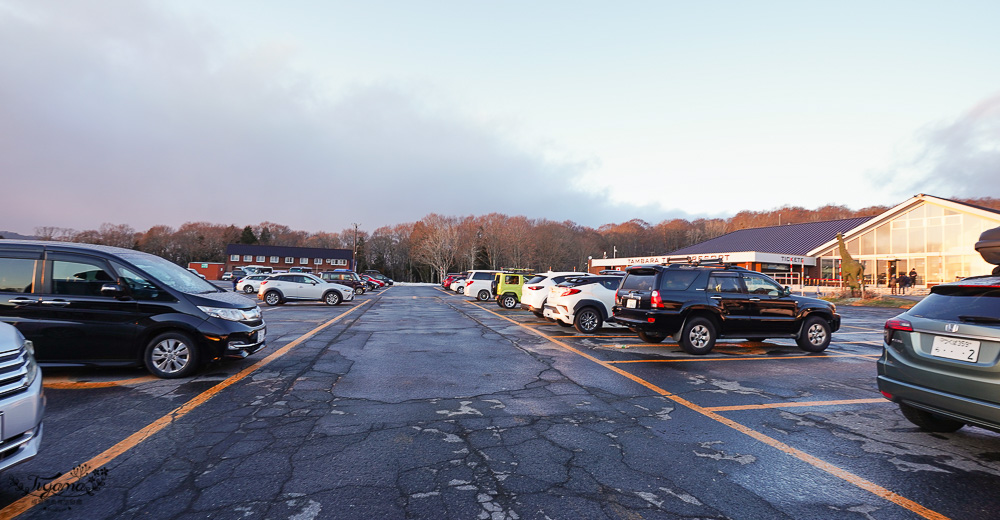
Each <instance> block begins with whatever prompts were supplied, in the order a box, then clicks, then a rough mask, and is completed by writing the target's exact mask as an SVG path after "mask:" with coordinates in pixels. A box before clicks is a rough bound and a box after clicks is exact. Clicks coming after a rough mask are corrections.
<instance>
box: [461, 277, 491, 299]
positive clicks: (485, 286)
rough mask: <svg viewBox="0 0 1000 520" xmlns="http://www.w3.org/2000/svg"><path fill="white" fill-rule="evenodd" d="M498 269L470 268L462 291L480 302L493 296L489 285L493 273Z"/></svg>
mask: <svg viewBox="0 0 1000 520" xmlns="http://www.w3.org/2000/svg"><path fill="white" fill-rule="evenodd" d="M498 272H500V271H485V270H472V271H469V274H468V275H467V276H466V278H465V280H466V282H465V287H464V288H463V289H462V292H463V293H464V294H465V295H466V296H470V297H472V298H475V299H477V300H479V301H481V302H484V301H486V300H489V299H490V298H492V297H493V291H492V290H491V289H490V285H491V284H492V283H493V275H494V274H496V273H498Z"/></svg>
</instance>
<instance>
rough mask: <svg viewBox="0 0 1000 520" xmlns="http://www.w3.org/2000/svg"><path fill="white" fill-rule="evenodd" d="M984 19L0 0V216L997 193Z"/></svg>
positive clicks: (25, 225) (666, 212) (884, 201)
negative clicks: (0, 180) (0, 181)
mask: <svg viewBox="0 0 1000 520" xmlns="http://www.w3.org/2000/svg"><path fill="white" fill-rule="evenodd" d="M997 20H1000V2H996V1H995V0H990V1H982V2H969V1H955V2H940V1H933V2H918V1H912V0H907V1H898V2H893V1H882V2H870V1H864V2H850V1H846V2H821V3H817V2H800V1H788V2H770V1H762V2H744V1H739V2H724V1H719V2H688V1H685V2H681V1H668V0H655V1H648V2H644V1H634V2H624V3H623V2H589V1H579V0H574V1H550V2H546V1H538V0H532V1H505V2H475V1H472V2H470V1H426V2H411V1H395V2H383V1H371V0H366V1H363V2H357V1H343V2H341V1H333V0H322V1H319V0H317V1H305V0H302V1H290V2H273V1H251V0H231V1H224V0H213V1H209V2H205V1H203V0H164V1H145V0H100V1H98V0H92V1H91V0H78V1H70V0H67V1H55V0H51V1H37V0H23V1H22V0H0V49H2V50H0V78H2V80H0V175H2V183H0V186H2V188H0V193H2V201H3V202H2V204H0V230H8V231H14V232H18V233H22V234H31V233H33V232H34V229H35V228H36V227H40V226H57V227H69V228H75V229H79V230H83V229H96V228H98V227H99V226H100V225H101V224H102V223H112V224H129V225H131V226H133V227H134V228H136V229H137V230H139V231H144V230H146V229H148V228H149V227H150V226H153V225H157V224H166V225H170V226H174V227H177V226H179V225H181V224H183V223H184V222H190V221H208V222H213V223H221V224H230V223H232V224H236V225H238V226H241V227H242V226H244V225H247V224H256V223H258V222H261V221H271V222H277V223H280V224H285V225H288V226H291V227H292V228H294V229H301V230H306V231H311V232H314V231H321V230H325V231H339V230H342V229H345V228H347V227H350V226H351V224H352V223H355V222H356V223H359V224H360V226H361V228H362V229H366V230H369V231H371V230H374V229H375V228H377V227H379V226H382V225H387V224H395V223H402V222H411V221H415V220H418V219H420V218H421V217H423V216H424V215H426V214H428V213H431V212H436V213H442V214H445V215H482V214H486V213H489V212H494V211H496V212H502V213H507V214H512V215H513V214H520V215H526V216H528V217H531V218H547V219H551V220H558V221H562V220H573V221H576V222H578V223H580V224H584V225H588V226H598V225H601V224H604V223H609V222H622V221H626V220H629V219H632V218H641V219H644V220H646V221H648V222H651V223H656V222H659V221H661V220H663V219H665V218H673V217H680V218H687V219H694V218H699V217H727V216H730V215H732V214H735V213H736V212H738V211H740V210H744V209H747V210H768V209H772V208H775V207H778V206H782V205H786V204H789V205H798V206H804V207H807V208H815V207H819V206H822V205H825V204H843V205H846V206H848V207H851V208H855V209H857V208H861V207H865V206H870V205H895V204H898V203H900V202H902V201H903V200H905V199H907V198H909V197H910V196H912V195H914V194H916V193H921V192H925V193H930V194H933V195H937V196H941V197H953V196H954V197H981V196H993V197H998V196H1000V144H998V143H1000V67H998V66H997V63H1000V30H998V29H997V25H996V22H997Z"/></svg>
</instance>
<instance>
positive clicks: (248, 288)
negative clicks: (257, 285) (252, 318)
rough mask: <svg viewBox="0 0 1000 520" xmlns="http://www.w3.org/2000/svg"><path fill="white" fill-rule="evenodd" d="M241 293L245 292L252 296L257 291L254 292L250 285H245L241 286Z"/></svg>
mask: <svg viewBox="0 0 1000 520" xmlns="http://www.w3.org/2000/svg"><path fill="white" fill-rule="evenodd" d="M243 292H245V293H247V294H253V293H255V292H257V291H255V290H254V288H253V286H252V285H249V284H247V285H244V286H243Z"/></svg>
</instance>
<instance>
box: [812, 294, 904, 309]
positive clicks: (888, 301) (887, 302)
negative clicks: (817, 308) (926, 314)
mask: <svg viewBox="0 0 1000 520" xmlns="http://www.w3.org/2000/svg"><path fill="white" fill-rule="evenodd" d="M820 299H821V300H826V301H828V302H830V303H832V304H834V305H837V306H843V305H847V306H850V307H884V308H888V309H909V308H910V307H913V306H914V305H916V304H917V302H915V301H913V300H907V299H905V298H893V297H891V296H876V297H874V298H842V297H831V298H820Z"/></svg>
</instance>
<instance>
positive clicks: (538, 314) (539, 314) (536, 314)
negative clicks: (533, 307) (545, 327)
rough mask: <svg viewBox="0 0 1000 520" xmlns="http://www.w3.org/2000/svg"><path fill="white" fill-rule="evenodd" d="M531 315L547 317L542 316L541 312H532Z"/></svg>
mask: <svg viewBox="0 0 1000 520" xmlns="http://www.w3.org/2000/svg"><path fill="white" fill-rule="evenodd" d="M531 313H532V314H534V315H535V316H538V317H539V318H544V317H545V314H542V312H541V311H531Z"/></svg>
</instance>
